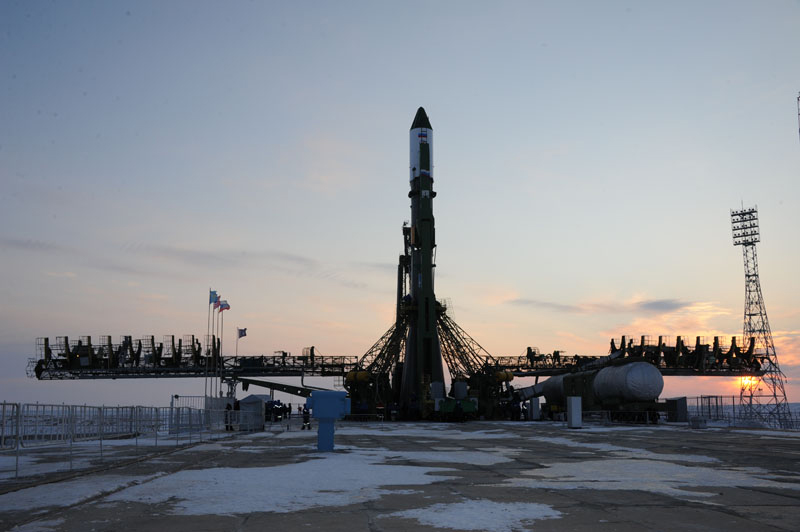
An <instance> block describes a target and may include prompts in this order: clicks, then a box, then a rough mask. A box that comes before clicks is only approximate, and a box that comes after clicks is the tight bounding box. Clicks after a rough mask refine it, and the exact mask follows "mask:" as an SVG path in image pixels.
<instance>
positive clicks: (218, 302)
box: [214, 294, 220, 310]
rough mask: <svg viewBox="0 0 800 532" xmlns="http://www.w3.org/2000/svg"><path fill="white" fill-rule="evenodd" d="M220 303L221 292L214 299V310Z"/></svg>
mask: <svg viewBox="0 0 800 532" xmlns="http://www.w3.org/2000/svg"><path fill="white" fill-rule="evenodd" d="M219 304H220V300H219V294H217V298H216V299H215V300H214V310H216V309H218V308H219Z"/></svg>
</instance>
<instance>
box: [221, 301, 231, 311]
mask: <svg viewBox="0 0 800 532" xmlns="http://www.w3.org/2000/svg"><path fill="white" fill-rule="evenodd" d="M230 309H231V306H230V305H229V304H228V302H227V301H225V300H224V299H223V300H222V301H220V302H219V311H220V312H222V311H223V310H230Z"/></svg>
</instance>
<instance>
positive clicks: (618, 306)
mask: <svg viewBox="0 0 800 532" xmlns="http://www.w3.org/2000/svg"><path fill="white" fill-rule="evenodd" d="M508 303H511V304H512V305H520V306H528V307H534V308H538V309H542V310H555V311H557V312H568V313H572V314H633V313H650V314H652V313H662V312H674V311H677V310H680V309H683V308H687V307H690V306H691V305H693V303H691V302H687V301H680V300H678V299H645V300H635V301H628V302H624V301H621V302H616V303H612V302H592V303H578V304H567V303H555V302H552V301H542V300H538V299H525V298H515V299H511V300H509V301H508Z"/></svg>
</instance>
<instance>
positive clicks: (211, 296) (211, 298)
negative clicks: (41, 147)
mask: <svg viewBox="0 0 800 532" xmlns="http://www.w3.org/2000/svg"><path fill="white" fill-rule="evenodd" d="M216 302H217V291H216V290H210V291H209V292H208V304H209V305H211V304H213V303H216Z"/></svg>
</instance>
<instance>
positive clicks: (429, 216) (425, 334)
mask: <svg viewBox="0 0 800 532" xmlns="http://www.w3.org/2000/svg"><path fill="white" fill-rule="evenodd" d="M409 135H410V139H409V140H410V142H409V151H410V164H409V168H410V178H409V184H410V189H411V190H410V192H409V193H408V196H409V198H410V199H411V264H410V268H409V285H410V296H411V301H410V303H411V306H410V312H409V319H410V323H409V327H408V338H406V353H405V359H404V364H403V382H402V394H401V395H402V397H403V401H404V405H403V406H404V408H405V409H406V411H407V412H408V413H409V414H410V415H415V414H417V413H418V414H420V415H422V414H424V412H425V408H426V405H425V403H426V401H428V400H431V399H435V398H437V397H433V396H431V386H430V385H431V384H432V383H438V382H441V383H444V373H443V367H442V354H441V349H440V346H439V334H438V330H437V326H436V322H437V320H436V318H437V305H436V296H435V292H434V287H433V281H434V275H433V269H434V268H435V267H436V265H435V264H434V263H433V250H434V248H435V247H436V236H435V235H436V232H435V226H434V217H433V198H434V197H435V196H436V193H435V192H434V191H433V129H432V128H431V124H430V121H429V120H428V116H427V114H426V113H425V110H424V109H423V108H422V107H420V108H419V110H418V111H417V114H416V116H415V117H414V122H413V123H412V125H411V130H410V133H409ZM437 389H439V390H443V389H444V386H443V384H442V387H441V388H437ZM435 393H440V394H441V392H435Z"/></svg>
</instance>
